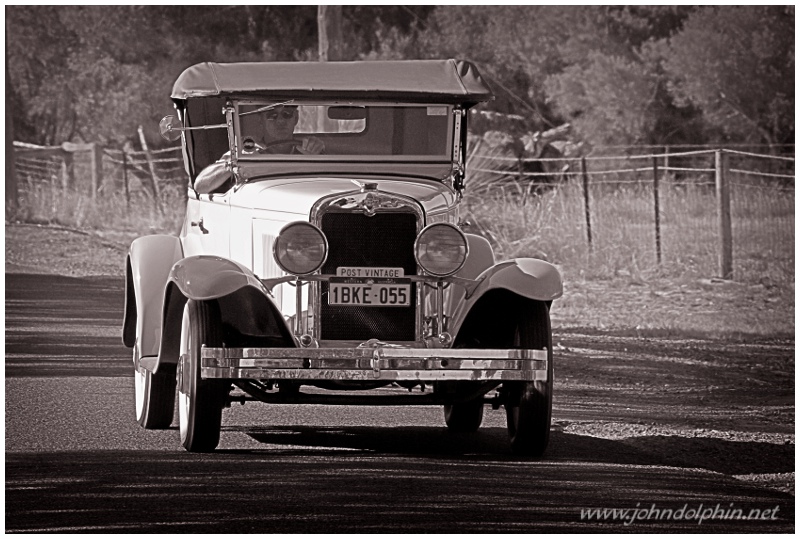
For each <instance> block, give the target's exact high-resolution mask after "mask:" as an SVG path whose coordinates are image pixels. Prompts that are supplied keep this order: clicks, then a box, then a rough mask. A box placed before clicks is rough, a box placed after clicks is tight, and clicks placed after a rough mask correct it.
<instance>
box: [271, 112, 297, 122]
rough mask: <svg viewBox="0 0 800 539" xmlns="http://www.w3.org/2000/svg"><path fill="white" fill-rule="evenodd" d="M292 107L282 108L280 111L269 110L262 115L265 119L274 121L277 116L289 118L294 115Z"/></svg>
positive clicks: (284, 118)
mask: <svg viewBox="0 0 800 539" xmlns="http://www.w3.org/2000/svg"><path fill="white" fill-rule="evenodd" d="M294 112H295V111H294V109H283V110H282V111H277V110H270V111H267V113H266V114H265V115H264V116H265V117H266V119H267V121H270V122H274V121H275V120H277V119H278V118H281V119H283V120H289V119H291V118H292V117H294Z"/></svg>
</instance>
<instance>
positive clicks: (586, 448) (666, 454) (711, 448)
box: [229, 425, 794, 475]
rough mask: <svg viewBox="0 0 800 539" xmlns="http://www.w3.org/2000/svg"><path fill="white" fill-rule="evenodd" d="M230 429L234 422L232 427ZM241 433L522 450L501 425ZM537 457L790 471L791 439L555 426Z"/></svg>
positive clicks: (397, 446) (340, 445)
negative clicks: (468, 429)
mask: <svg viewBox="0 0 800 539" xmlns="http://www.w3.org/2000/svg"><path fill="white" fill-rule="evenodd" d="M229 430H240V429H238V428H233V427H231V428H229ZM245 432H246V434H248V435H249V436H251V437H252V438H254V439H255V440H257V441H258V442H260V443H263V444H266V445H269V446H278V448H280V447H281V446H283V447H285V448H296V447H297V446H302V448H301V449H299V450H296V451H298V452H306V451H307V450H308V449H307V448H309V447H311V448H315V449H317V450H318V449H319V448H328V449H346V450H359V451H367V452H370V453H376V454H383V455H411V456H415V457H427V458H431V459H437V458H443V457H447V458H452V457H465V458H469V459H470V460H476V459H477V460H483V461H487V460H488V461H496V462H503V461H519V460H520V457H517V456H515V455H512V454H511V453H510V452H509V449H508V442H507V434H506V431H505V429H500V428H483V429H480V430H479V431H478V432H476V433H474V434H456V433H451V432H449V431H448V430H447V429H446V428H437V427H397V428H380V427H308V426H301V425H298V426H290V427H269V428H248V429H246V430H245ZM290 451H295V449H290ZM754 456H756V457H757V458H754ZM523 460H524V459H523ZM528 460H530V459H528ZM543 460H545V461H553V462H561V461H580V462H594V463H603V464H619V465H637V466H669V467H676V468H687V469H692V468H703V469H706V470H709V471H713V472H718V473H723V474H727V475H743V474H754V473H788V472H793V471H794V445H789V444H787V445H776V444H770V443H759V442H733V441H729V440H723V439H718V438H686V437H681V436H641V437H632V438H626V439H624V440H607V439H603V438H596V437H592V436H583V435H577V434H567V433H563V432H557V431H554V432H552V433H551V435H550V446H549V448H548V451H547V453H546V455H545V458H544V459H543ZM754 463H755V464H754Z"/></svg>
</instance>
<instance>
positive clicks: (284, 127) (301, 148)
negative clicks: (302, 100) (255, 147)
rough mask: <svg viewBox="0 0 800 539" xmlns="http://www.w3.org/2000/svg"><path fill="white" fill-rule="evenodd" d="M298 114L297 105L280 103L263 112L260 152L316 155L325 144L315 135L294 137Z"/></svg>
mask: <svg viewBox="0 0 800 539" xmlns="http://www.w3.org/2000/svg"><path fill="white" fill-rule="evenodd" d="M299 118H300V115H299V114H298V111H297V107H296V106H293V105H281V106H278V107H275V108H274V109H270V110H268V111H266V112H265V113H264V138H263V140H262V141H261V146H262V147H263V150H260V152H261V153H271V154H272V153H277V154H279V153H302V154H306V155H318V154H321V153H322V152H323V151H325V145H324V144H323V143H322V141H321V140H319V139H318V138H316V137H300V138H294V129H295V127H296V126H297V121H298V120H299Z"/></svg>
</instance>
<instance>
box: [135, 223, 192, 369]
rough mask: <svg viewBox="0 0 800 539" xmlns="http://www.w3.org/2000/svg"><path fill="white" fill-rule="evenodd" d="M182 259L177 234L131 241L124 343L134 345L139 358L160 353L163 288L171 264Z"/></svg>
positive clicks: (181, 250) (145, 237) (144, 237)
mask: <svg viewBox="0 0 800 539" xmlns="http://www.w3.org/2000/svg"><path fill="white" fill-rule="evenodd" d="M181 258H183V249H182V248H181V243H180V240H179V239H178V238H177V237H175V236H167V235H152V236H143V237H141V238H137V239H135V240H134V241H133V243H131V247H130V249H129V250H128V258H127V262H126V264H125V314H124V317H123V321H122V342H123V344H124V345H125V346H127V347H129V348H135V350H136V357H145V356H155V355H156V354H158V346H159V341H160V339H161V308H162V306H163V305H164V290H165V286H166V284H167V280H168V278H169V273H170V271H171V269H172V266H173V265H174V264H175V262H176V261H178V260H180V259H181Z"/></svg>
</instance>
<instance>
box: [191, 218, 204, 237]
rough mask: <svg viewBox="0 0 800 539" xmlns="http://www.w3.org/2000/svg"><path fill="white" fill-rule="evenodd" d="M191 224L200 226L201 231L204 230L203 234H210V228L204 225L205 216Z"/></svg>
mask: <svg viewBox="0 0 800 539" xmlns="http://www.w3.org/2000/svg"><path fill="white" fill-rule="evenodd" d="M189 224H191V225H192V226H196V227H198V228H199V229H200V232H202V233H203V234H208V229H207V228H206V227H204V226H203V218H202V217H201V218H200V220H199V221H192V222H191V223H189Z"/></svg>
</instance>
